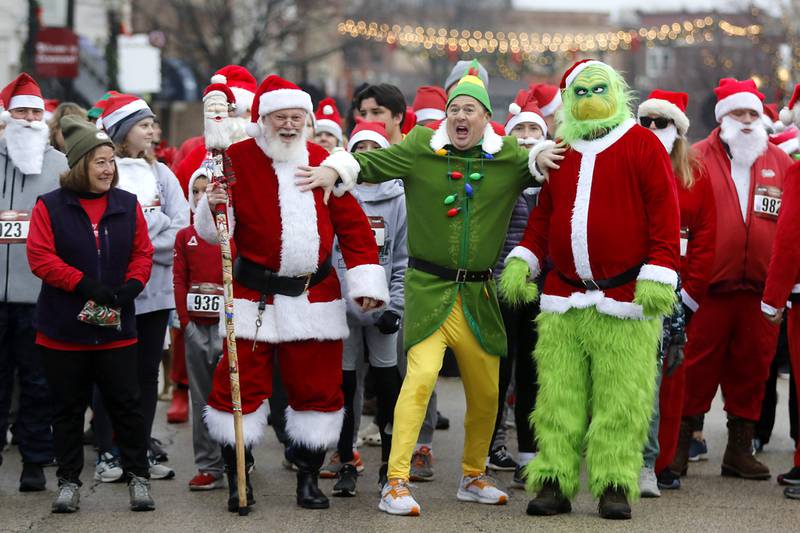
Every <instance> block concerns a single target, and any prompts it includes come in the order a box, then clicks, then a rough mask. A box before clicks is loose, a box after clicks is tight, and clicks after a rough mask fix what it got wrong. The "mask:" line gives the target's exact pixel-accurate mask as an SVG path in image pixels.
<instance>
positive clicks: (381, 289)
mask: <svg viewBox="0 0 800 533" xmlns="http://www.w3.org/2000/svg"><path fill="white" fill-rule="evenodd" d="M345 281H346V283H347V291H348V295H347V296H348V297H349V298H350V299H351V300H355V299H356V298H372V299H373V300H380V301H381V302H383V304H384V306H385V305H386V304H388V303H389V286H388V285H387V284H386V270H385V269H384V268H383V267H382V266H381V265H378V264H369V263H367V264H364V265H358V266H356V267H353V268H349V269H347V272H345Z"/></svg>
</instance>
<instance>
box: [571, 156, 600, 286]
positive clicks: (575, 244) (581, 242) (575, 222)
mask: <svg viewBox="0 0 800 533" xmlns="http://www.w3.org/2000/svg"><path fill="white" fill-rule="evenodd" d="M595 158H596V154H593V153H588V154H583V155H582V156H581V167H580V170H579V171H578V187H577V190H576V191H575V204H574V206H573V208H572V224H571V225H572V230H571V233H572V234H571V241H572V257H573V258H574V261H575V271H576V272H577V273H578V277H579V278H581V279H592V278H593V277H594V276H593V275H592V267H591V263H590V261H589V233H588V226H589V199H590V197H591V195H592V180H593V179H594V163H595Z"/></svg>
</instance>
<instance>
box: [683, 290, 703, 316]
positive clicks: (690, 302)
mask: <svg viewBox="0 0 800 533" xmlns="http://www.w3.org/2000/svg"><path fill="white" fill-rule="evenodd" d="M681 301H682V302H683V305H685V306H686V307H688V308H689V309H691V310H692V312H693V313H696V312H697V310H698V309H699V308H700V304H698V303H697V300H695V299H694V298H692V295H691V294H689V293H688V292H686V289H681Z"/></svg>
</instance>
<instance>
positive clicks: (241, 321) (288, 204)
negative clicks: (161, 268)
mask: <svg viewBox="0 0 800 533" xmlns="http://www.w3.org/2000/svg"><path fill="white" fill-rule="evenodd" d="M307 150H308V153H307V155H306V156H304V157H303V158H301V160H300V161H293V162H276V161H273V160H271V159H270V158H269V157H267V155H266V154H265V153H264V152H263V151H262V149H261V148H260V147H259V146H258V144H257V143H256V141H255V140H254V139H248V140H245V141H242V142H239V143H236V144H234V145H232V146H231V147H230V148H228V150H227V153H228V155H229V157H230V160H231V164H232V165H233V170H234V172H235V174H236V183H235V185H233V186H232V187H231V192H230V195H231V200H232V218H233V223H232V226H233V227H234V230H233V235H234V239H235V240H236V245H237V248H238V253H239V255H240V256H241V257H245V258H247V259H249V260H250V261H253V262H255V263H258V264H259V265H262V266H264V267H265V268H267V269H270V270H272V271H274V272H277V273H278V274H280V275H282V276H302V275H306V274H308V273H313V272H316V271H317V268H318V266H319V265H320V264H322V263H323V262H324V261H326V260H327V259H328V258H329V257H330V255H331V251H332V249H333V239H334V236H336V237H338V241H339V246H340V248H341V250H342V255H343V257H344V261H345V264H346V265H347V268H348V270H347V272H346V279H347V286H348V289H349V295H348V296H349V297H350V298H352V299H354V300H355V299H357V298H363V297H369V298H374V299H376V300H380V301H382V302H387V301H388V300H389V290H388V287H387V285H386V274H385V272H384V270H383V267H381V266H380V264H379V263H378V247H377V245H376V244H375V238H374V237H373V235H372V230H371V229H370V225H369V221H368V220H367V217H366V215H365V214H364V212H363V211H362V210H361V207H360V206H359V205H358V202H357V201H356V199H355V198H353V196H351V195H350V194H348V193H344V194H343V195H342V196H341V197H335V196H331V198H330V200H329V202H328V205H325V203H324V201H323V191H322V190H321V189H315V190H313V191H307V192H301V191H300V189H299V188H298V187H297V185H295V179H296V177H295V173H296V171H297V167H298V166H299V165H312V166H318V165H319V164H320V163H322V161H323V160H325V158H326V157H327V156H328V152H327V151H326V150H325V149H324V148H322V147H321V146H319V145H316V144H313V143H308V144H307ZM203 202H205V200H201V205H200V206H199V208H198V211H197V213H196V215H195V227H196V228H197V231H198V233H199V234H200V236H201V237H203V238H204V239H206V240H209V241H210V242H214V241H215V240H216V231H215V230H214V226H213V220H212V217H211V211H210V210H209V209H208V206H207V205H203ZM233 289H234V295H235V298H234V317H235V318H234V320H235V327H236V335H237V337H240V338H244V339H253V338H256V339H257V340H259V341H265V342H270V343H277V342H289V341H298V340H307V339H317V340H333V339H343V338H345V337H347V335H348V333H349V329H348V327H347V319H346V307H345V302H344V301H343V300H342V294H341V289H340V286H339V280H338V278H337V276H336V269H335V268H332V269H331V270H330V273H329V274H328V276H327V277H326V278H325V279H324V280H323V281H322V282H320V283H319V284H317V285H315V286H313V287H311V288H310V289H309V290H308V291H307V292H305V293H304V294H302V295H301V296H297V297H291V296H285V295H275V296H274V297H272V296H270V297H269V298H268V299H267V307H266V310H265V311H264V313H263V316H262V325H261V327H260V328H258V331H256V325H255V321H256V317H257V316H258V300H259V299H260V295H259V293H257V292H256V291H253V290H250V289H248V288H246V287H243V286H242V285H240V284H238V283H236V282H234V286H233Z"/></svg>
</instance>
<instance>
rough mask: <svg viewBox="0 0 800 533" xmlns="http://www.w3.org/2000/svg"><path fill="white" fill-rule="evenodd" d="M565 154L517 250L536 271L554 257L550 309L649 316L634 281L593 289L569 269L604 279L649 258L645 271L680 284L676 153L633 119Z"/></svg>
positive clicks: (547, 298) (548, 285)
mask: <svg viewBox="0 0 800 533" xmlns="http://www.w3.org/2000/svg"><path fill="white" fill-rule="evenodd" d="M563 155H564V160H563V161H560V162H559V164H560V165H561V166H560V168H559V169H558V170H551V171H550V179H549V181H547V182H546V183H545V184H544V186H543V187H542V191H541V193H540V195H539V204H538V206H537V207H536V208H535V209H534V210H533V212H532V213H531V216H530V219H529V220H528V227H527V229H526V230H525V235H524V237H523V239H522V241H521V242H520V245H519V246H517V247H516V248H514V250H512V251H511V253H510V254H509V258H513V257H519V258H522V259H525V260H526V261H528V264H529V265H530V266H531V272H532V274H533V276H535V275H537V274H538V272H539V270H540V267H539V265H541V264H542V263H543V262H544V260H545V258H547V257H548V256H549V257H550V258H551V259H552V261H553V265H554V267H555V269H554V271H552V272H551V273H550V274H548V276H547V279H546V280H545V285H544V291H543V295H542V299H541V309H542V311H550V312H555V313H563V312H566V311H567V310H569V309H571V308H585V307H590V306H595V307H596V308H597V310H598V311H599V312H601V313H604V314H607V315H612V316H616V317H620V318H636V319H642V318H644V314H643V312H642V307H641V306H640V305H637V304H634V303H633V296H634V289H635V282H634V281H631V282H630V283H627V284H625V285H622V286H620V287H616V288H612V289H608V290H606V291H586V290H583V289H577V288H575V287H574V286H572V285H570V284H568V283H567V282H565V281H564V280H563V279H562V277H561V275H563V276H566V277H568V278H570V279H574V280H577V279H595V280H602V279H608V278H612V277H614V276H617V275H619V274H621V273H623V272H626V271H628V270H630V269H632V268H634V267H637V266H638V265H643V266H642V268H641V270H640V272H639V276H638V279H647V280H652V281H657V282H661V283H667V284H669V285H672V286H673V287H675V286H676V285H677V281H678V268H679V265H680V252H679V239H680V224H679V217H680V212H679V209H678V194H677V190H676V185H675V178H674V176H673V173H672V165H671V164H670V160H669V156H668V155H667V153H666V151H665V150H664V148H663V146H662V145H661V144H660V142H659V140H658V138H656V136H655V135H653V134H652V132H650V131H648V130H647V129H645V128H643V127H641V126H639V125H637V124H636V123H635V121H634V120H633V119H628V120H626V121H625V122H623V123H622V124H620V125H619V126H617V127H616V128H614V129H613V130H611V131H610V132H609V133H608V134H606V135H605V136H604V137H602V138H600V139H597V140H593V141H576V142H574V143H573V144H572V146H570V148H569V149H568V150H567V151H566V152H565V153H564V154H563ZM559 273H560V274H561V275H559Z"/></svg>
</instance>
